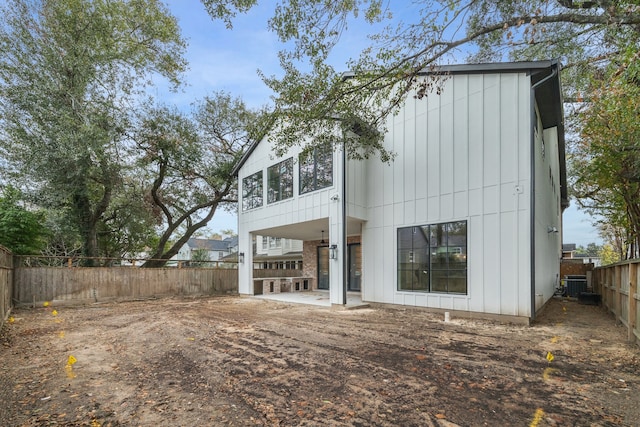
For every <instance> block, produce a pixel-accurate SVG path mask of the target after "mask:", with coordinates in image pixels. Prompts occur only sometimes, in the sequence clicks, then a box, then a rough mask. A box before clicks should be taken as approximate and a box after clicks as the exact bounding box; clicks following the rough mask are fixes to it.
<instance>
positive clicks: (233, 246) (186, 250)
mask: <svg viewBox="0 0 640 427" xmlns="http://www.w3.org/2000/svg"><path fill="white" fill-rule="evenodd" d="M199 251H202V252H204V253H205V254H204V255H199V256H198V255H195V254H196V253H197V252H199ZM237 251H238V238H237V237H227V238H225V239H223V240H217V239H200V238H191V239H189V240H188V241H187V243H185V244H184V245H183V246H182V247H181V248H180V250H179V251H178V253H177V254H176V255H175V256H174V257H173V258H172V260H175V261H191V260H193V259H194V258H197V259H198V260H200V261H203V260H205V261H218V260H220V259H222V258H224V257H225V256H227V255H230V254H232V253H234V252H237ZM194 255H195V256H194Z"/></svg>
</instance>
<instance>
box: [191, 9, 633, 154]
mask: <svg viewBox="0 0 640 427" xmlns="http://www.w3.org/2000/svg"><path fill="white" fill-rule="evenodd" d="M202 1H203V3H204V5H205V6H206V8H207V11H208V12H209V14H210V15H211V16H212V17H213V18H216V19H218V18H219V19H223V20H224V21H225V22H226V23H227V25H228V26H230V27H231V26H232V21H233V18H234V17H235V15H236V14H237V13H243V12H246V11H248V10H249V9H250V8H251V7H253V6H254V5H255V4H256V3H257V0H202ZM387 4H388V3H386V2H383V1H382V0H356V1H354V0H336V1H332V2H327V1H321V0H302V1H291V0H290V1H285V0H282V1H280V2H279V3H277V4H276V6H275V10H274V14H273V16H272V17H271V18H270V20H269V27H270V28H271V29H272V30H273V31H274V32H275V33H276V34H277V35H278V37H279V38H280V40H281V41H282V42H283V43H285V46H291V48H290V49H287V48H284V49H283V50H282V51H281V52H280V61H281V66H282V68H283V70H284V76H283V77H282V78H277V77H271V76H263V78H264V81H265V82H266V84H267V85H268V86H269V87H270V88H272V89H273V90H274V92H275V94H276V95H275V106H274V108H275V113H274V121H275V124H276V125H275V126H274V129H275V130H277V135H276V136H277V145H276V154H281V153H282V152H284V151H286V150H287V149H288V148H289V147H291V146H293V145H299V144H305V143H304V142H301V141H309V140H308V138H304V136H308V135H314V136H318V137H317V138H316V139H315V140H314V141H313V142H307V144H320V143H323V142H325V141H332V142H333V141H335V140H336V135H344V138H345V145H346V149H347V152H348V153H349V155H350V156H351V157H352V158H362V157H368V156H371V155H377V156H379V157H380V158H381V159H382V160H383V161H389V160H391V159H392V158H393V153H392V152H389V151H388V150H386V149H385V148H384V147H383V146H382V144H381V140H382V138H383V135H384V134H385V130H386V129H385V125H384V123H385V121H386V118H387V117H388V116H389V115H390V114H393V113H395V112H397V111H398V108H399V106H400V104H401V101H402V100H403V99H404V98H405V97H406V96H407V95H408V94H413V95H414V96H416V97H418V98H421V97H424V96H429V95H431V94H434V93H435V94H437V93H438V91H439V89H440V82H441V79H442V78H446V76H439V75H437V73H436V74H434V75H432V77H431V78H429V79H426V80H423V79H419V78H417V76H418V74H419V73H420V72H421V71H423V70H431V71H436V70H437V69H436V68H434V67H435V66H436V65H439V64H444V63H447V62H449V61H452V60H454V61H455V60H456V55H459V54H460V53H461V51H462V50H463V49H466V53H467V54H469V52H470V53H471V54H470V55H469V58H470V59H471V60H495V59H504V58H510V59H519V60H523V59H549V58H553V57H561V58H562V59H563V62H564V63H565V64H568V65H569V69H568V71H567V72H565V73H564V75H565V77H569V76H571V78H572V80H573V81H574V82H575V84H573V85H571V91H572V92H571V93H572V94H573V95H574V96H575V97H577V96H578V94H579V93H580V91H581V90H583V88H584V87H585V84H586V83H587V82H588V78H587V77H588V76H589V75H591V74H593V73H596V72H599V70H600V66H599V65H600V62H602V61H604V62H609V61H612V60H615V58H616V57H617V55H618V52H619V50H620V46H621V45H627V46H628V45H637V42H638V35H639V32H638V25H639V24H640V10H639V9H638V6H637V5H636V2H635V1H610V0H600V1H574V0H557V1H551V0H549V1H539V0H511V1H490V0H482V1H476V0H465V1H462V0H442V1H424V2H422V6H421V7H420V6H419V4H418V3H416V4H413V5H412V6H411V8H410V9H409V11H408V12H407V13H406V14H405V15H403V16H402V19H401V20H398V21H399V23H398V24H397V26H396V27H393V26H392V25H391V24H389V25H387V26H386V27H385V28H384V29H382V30H380V29H378V30H377V31H376V33H375V34H373V35H371V36H370V38H371V45H370V46H369V47H368V48H366V49H365V50H363V51H362V53H361V54H360V56H359V57H358V58H357V59H352V60H351V61H349V62H348V63H347V64H346V67H347V69H348V70H349V71H350V72H351V73H352V78H345V76H344V74H342V73H341V72H340V71H343V70H339V71H336V70H335V69H334V67H333V66H331V65H330V61H329V60H330V59H331V57H330V55H331V53H332V50H333V48H334V47H335V46H336V44H337V43H338V42H339V40H340V36H341V35H342V34H343V33H344V32H345V31H346V30H347V28H348V26H349V25H350V24H352V23H353V20H354V19H356V18H358V17H364V20H365V21H367V22H368V23H377V24H378V25H381V24H380V23H381V22H383V21H385V20H390V19H391V18H393V14H392V11H391V10H389V9H388V8H387V6H385V5H387ZM463 53H464V51H463ZM341 66H342V65H341ZM571 93H570V94H571ZM582 93H584V92H582Z"/></svg>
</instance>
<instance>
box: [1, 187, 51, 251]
mask: <svg viewBox="0 0 640 427" xmlns="http://www.w3.org/2000/svg"><path fill="white" fill-rule="evenodd" d="M19 200H20V194H19V192H18V190H16V189H15V188H13V187H7V188H5V189H4V194H3V195H2V197H0V245H3V246H5V247H7V248H9V249H10V250H11V251H12V252H13V253H14V254H16V255H31V254H37V253H39V252H40V250H41V249H42V248H43V247H44V244H45V240H46V235H47V230H46V228H45V227H44V225H43V224H44V214H43V213H42V212H32V211H29V210H27V209H26V208H25V207H23V206H20V205H19Z"/></svg>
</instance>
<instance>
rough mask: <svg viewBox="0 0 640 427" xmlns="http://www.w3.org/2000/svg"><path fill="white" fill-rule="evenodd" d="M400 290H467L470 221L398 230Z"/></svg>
mask: <svg viewBox="0 0 640 427" xmlns="http://www.w3.org/2000/svg"><path fill="white" fill-rule="evenodd" d="M398 290H399V291H421V292H444V293H456V294H466V293H467V222H466V221H458V222H448V223H444V224H435V225H423V226H414V227H404V228H399V229H398Z"/></svg>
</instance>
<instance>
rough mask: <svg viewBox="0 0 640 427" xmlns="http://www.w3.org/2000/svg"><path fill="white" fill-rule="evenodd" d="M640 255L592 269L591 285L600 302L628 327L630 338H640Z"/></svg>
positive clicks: (635, 340)
mask: <svg viewBox="0 0 640 427" xmlns="http://www.w3.org/2000/svg"><path fill="white" fill-rule="evenodd" d="M638 265H640V259H635V260H629V261H623V262H619V263H616V264H612V265H607V266H604V267H598V268H596V269H595V270H594V271H593V276H592V286H593V290H594V292H595V293H598V294H600V295H601V296H602V304H603V306H604V307H606V308H607V309H608V310H609V311H611V313H613V314H614V315H615V316H616V318H617V319H618V320H619V321H620V322H621V323H622V324H623V325H625V326H626V327H627V330H628V338H629V341H632V342H638V340H640V330H639V327H640V304H638V300H640V295H638V274H639V273H640V268H638Z"/></svg>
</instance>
